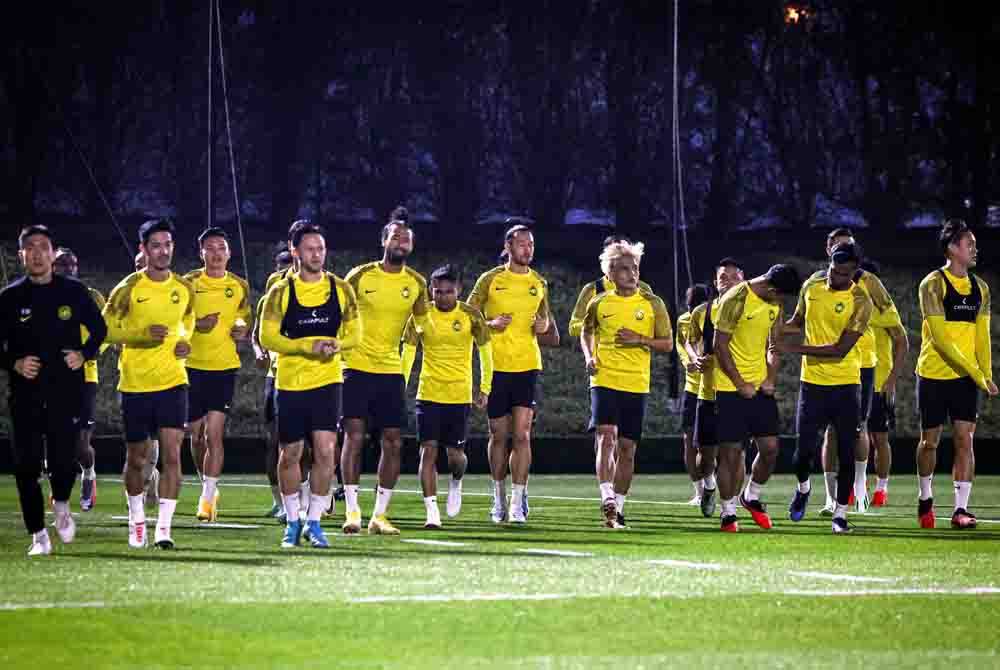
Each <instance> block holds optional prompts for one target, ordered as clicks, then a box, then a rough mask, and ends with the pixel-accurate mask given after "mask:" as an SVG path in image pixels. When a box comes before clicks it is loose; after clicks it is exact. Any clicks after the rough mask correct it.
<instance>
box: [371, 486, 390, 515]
mask: <svg viewBox="0 0 1000 670" xmlns="http://www.w3.org/2000/svg"><path fill="white" fill-rule="evenodd" d="M390 500H392V489H387V488H383V487H381V486H380V487H378V491H377V493H376V494H375V511H374V512H372V516H385V513H386V512H387V511H388V510H389V501H390Z"/></svg>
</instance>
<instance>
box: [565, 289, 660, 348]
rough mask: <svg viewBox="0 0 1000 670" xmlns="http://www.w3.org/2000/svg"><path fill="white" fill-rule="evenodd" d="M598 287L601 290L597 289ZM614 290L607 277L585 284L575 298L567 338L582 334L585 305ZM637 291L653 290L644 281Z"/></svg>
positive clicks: (649, 291)
mask: <svg viewBox="0 0 1000 670" xmlns="http://www.w3.org/2000/svg"><path fill="white" fill-rule="evenodd" d="M598 285H600V287H601V290H600V291H598V290H597V287H598ZM614 290H615V283H614V282H613V281H611V280H610V279H608V278H607V277H601V278H600V279H596V280H594V281H589V282H587V283H586V284H585V285H584V287H583V288H582V289H581V290H580V295H579V296H577V298H576V305H574V306H573V313H572V314H571V315H570V317H569V336H570V337H580V333H582V332H583V321H584V319H586V318H587V305H589V304H590V301H591V300H593V299H594V296H595V295H597V294H598V293H609V292H611V291H614ZM639 290H640V291H646V292H647V293H652V292H653V289H651V288H650V287H649V284H647V283H646V282H644V281H640V282H639Z"/></svg>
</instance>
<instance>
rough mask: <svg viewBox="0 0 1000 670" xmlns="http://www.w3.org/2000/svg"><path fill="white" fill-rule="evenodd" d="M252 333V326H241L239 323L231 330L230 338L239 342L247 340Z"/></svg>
mask: <svg viewBox="0 0 1000 670" xmlns="http://www.w3.org/2000/svg"><path fill="white" fill-rule="evenodd" d="M249 332H250V326H248V325H246V324H245V323H244V324H242V325H240V324H239V323H237V324H236V325H235V326H233V327H232V328H230V329H229V337H231V338H233V339H234V340H236V341H237V342H239V341H240V340H245V339H246V338H247V333H249Z"/></svg>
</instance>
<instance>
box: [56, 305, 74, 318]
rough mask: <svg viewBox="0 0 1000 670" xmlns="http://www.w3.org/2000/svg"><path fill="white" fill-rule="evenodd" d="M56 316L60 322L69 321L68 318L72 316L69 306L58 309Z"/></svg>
mask: <svg viewBox="0 0 1000 670" xmlns="http://www.w3.org/2000/svg"><path fill="white" fill-rule="evenodd" d="M56 314H58V315H59V319H60V320H61V321H69V320H70V317H72V316H73V310H72V309H71V308H70V306H69V305H63V306H62V307H60V308H59V311H57V312H56Z"/></svg>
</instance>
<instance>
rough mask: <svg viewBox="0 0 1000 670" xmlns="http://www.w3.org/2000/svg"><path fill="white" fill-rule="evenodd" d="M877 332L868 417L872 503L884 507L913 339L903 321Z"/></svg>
mask: <svg viewBox="0 0 1000 670" xmlns="http://www.w3.org/2000/svg"><path fill="white" fill-rule="evenodd" d="M861 269H862V270H864V271H865V272H867V273H870V274H872V275H874V276H876V277H878V276H879V269H878V265H877V264H876V263H875V262H874V261H870V260H865V261H863V262H862V263H861ZM892 310H893V312H895V314H896V318H897V320H898V319H899V313H898V312H896V309H895V306H893V307H892ZM873 318H874V317H873ZM874 331H875V353H876V358H877V359H878V362H877V363H876V365H875V395H874V397H873V398H872V411H871V414H869V416H868V425H867V428H868V441H869V442H870V443H871V445H872V446H871V449H872V453H873V454H874V456H875V476H876V479H877V481H876V484H875V492H874V494H872V500H871V503H872V505H874V506H875V507H882V506H883V505H886V504H887V503H888V502H889V470H890V468H891V466H892V447H891V446H890V445H889V430H890V428H891V429H893V430H895V428H896V379H897V377H898V375H899V372H900V370H902V369H903V364H904V363H905V361H906V354H907V352H908V351H909V349H910V342H909V340H908V338H907V337H906V329H905V328H903V327H902V322H900V323H899V325H898V326H893V327H875V328H874ZM855 475H857V473H855Z"/></svg>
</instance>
